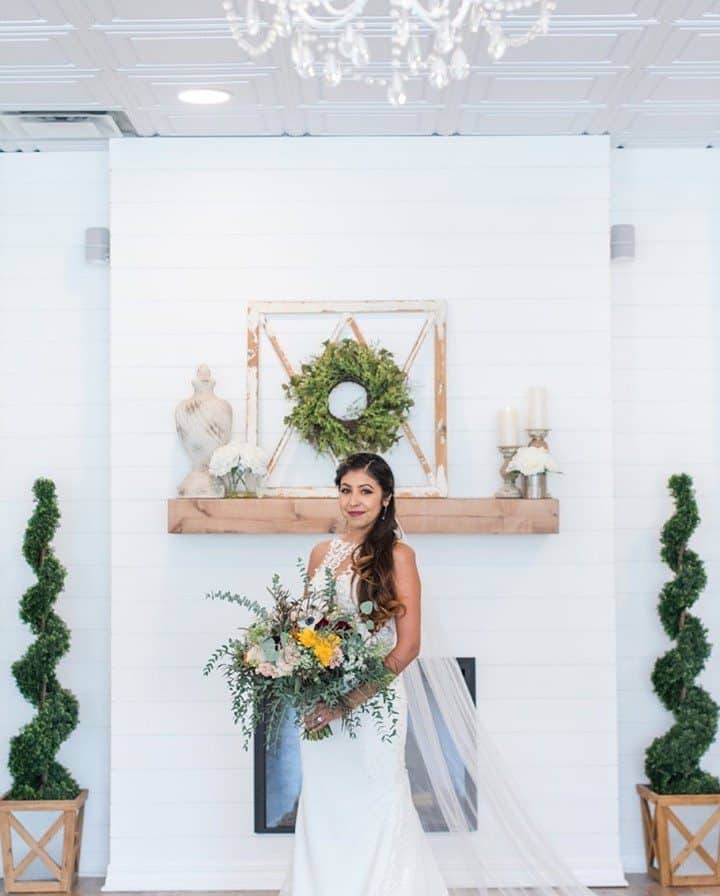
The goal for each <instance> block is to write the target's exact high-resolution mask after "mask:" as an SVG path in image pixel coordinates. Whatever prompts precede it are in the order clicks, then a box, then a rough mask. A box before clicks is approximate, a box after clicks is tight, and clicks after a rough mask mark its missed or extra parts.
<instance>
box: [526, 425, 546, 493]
mask: <svg viewBox="0 0 720 896" xmlns="http://www.w3.org/2000/svg"><path fill="white" fill-rule="evenodd" d="M526 432H527V434H528V435H529V436H530V441H529V442H528V445H529V446H530V447H532V448H544V449H545V451H549V450H550V449H549V448H548V443H547V441H546V439H545V436H546V435H547V434H548V433H549V432H550V430H549V429H537V428H534V427H530V426H528V427H527V429H526ZM528 479H530V480H531V481H530V483H528V482H527V480H528ZM523 493H524V495H525V497H526V498H552V495H551V494H550V492H549V491H548V490H547V472H544V473H533V475H532V476H531V477H528V476H524V477H523Z"/></svg>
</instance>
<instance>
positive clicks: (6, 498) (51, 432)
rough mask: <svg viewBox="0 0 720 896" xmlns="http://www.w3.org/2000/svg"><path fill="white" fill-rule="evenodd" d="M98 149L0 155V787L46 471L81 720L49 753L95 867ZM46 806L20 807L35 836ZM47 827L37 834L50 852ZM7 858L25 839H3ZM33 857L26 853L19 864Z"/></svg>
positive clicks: (103, 396) (105, 609) (101, 373)
mask: <svg viewBox="0 0 720 896" xmlns="http://www.w3.org/2000/svg"><path fill="white" fill-rule="evenodd" d="M107 223H108V167H107V153H105V152H57V153H4V154H2V155H0V377H1V378H0V404H1V405H2V425H1V429H0V567H1V568H2V572H1V573H0V581H1V582H2V587H0V707H1V711H0V793H4V792H5V791H6V790H7V789H8V787H9V786H10V783H11V779H10V774H9V771H8V768H7V757H8V749H9V742H10V738H11V737H13V736H14V735H15V734H17V733H18V732H19V730H20V729H21V727H22V726H23V725H24V724H26V723H27V722H29V721H30V719H31V718H33V716H34V714H35V710H34V708H33V707H32V706H31V705H30V704H29V703H27V702H26V701H25V700H24V698H23V697H22V696H21V695H20V692H19V691H18V690H17V687H16V685H15V681H14V679H13V678H12V676H11V673H10V666H11V664H12V663H13V662H14V661H15V660H17V659H19V658H20V657H21V656H22V655H23V653H24V652H25V650H26V649H27V647H28V645H29V644H31V643H32V642H33V641H34V640H35V636H34V635H33V634H32V632H31V631H30V628H29V626H28V625H26V624H24V623H23V622H21V621H20V618H19V607H20V598H21V596H22V594H23V592H24V590H25V589H26V588H28V587H29V586H30V585H31V584H33V583H34V582H35V577H34V575H33V573H32V570H31V569H30V567H29V566H28V565H27V563H26V562H25V559H24V558H23V556H22V543H23V536H24V533H25V527H26V525H27V521H28V518H29V516H30V514H31V513H32V509H33V497H32V485H33V482H34V481H35V479H36V478H37V477H40V476H47V477H50V478H51V479H53V480H54V481H55V484H56V486H57V492H58V499H59V503H60V511H61V514H62V520H61V524H60V529H59V531H58V534H57V536H56V538H55V548H56V552H57V554H58V557H59V559H60V560H61V561H62V563H63V564H64V565H65V567H66V568H67V570H68V576H67V580H66V586H65V590H64V591H63V592H62V593H61V594H60V596H59V597H58V600H57V603H56V609H57V612H58V613H59V614H60V615H61V616H62V618H63V619H64V620H65V621H66V623H67V624H68V626H69V627H70V630H71V647H70V651H69V652H68V654H67V655H66V656H65V657H63V659H62V660H61V661H60V663H59V665H58V675H59V677H60V681H61V682H62V684H63V685H64V686H65V687H68V688H70V689H71V690H72V691H73V693H74V694H75V695H76V696H77V698H78V700H79V702H80V723H79V725H78V727H77V728H76V729H75V731H74V732H73V734H72V735H71V736H70V738H69V739H68V740H67V741H66V742H65V743H64V744H63V745H62V747H61V749H60V751H59V754H58V759H59V761H60V762H62V763H63V764H65V765H66V766H67V767H68V768H69V769H70V770H71V771H72V772H73V774H74V775H75V777H76V778H77V780H78V783H80V784H81V786H83V787H87V788H89V790H90V798H89V800H88V803H87V807H86V810H85V825H84V833H83V848H82V869H81V870H82V873H83V874H102V873H104V871H105V868H106V866H107V855H108V849H107V841H108V812H109V747H110V741H109V730H108V729H109V711H110V706H109V703H110V668H109V665H110V656H109V631H110V593H109V588H110V570H109V561H110V550H109V532H108V529H109V476H108V461H109V458H108V450H109V437H108V391H107V390H108V322H109V312H108V306H109V280H110V278H109V272H108V266H107V265H99V266H93V265H89V264H87V263H86V261H85V251H84V234H85V228H86V227H91V226H107ZM56 815H57V813H53V814H51V813H43V816H42V819H34V820H33V819H31V817H30V815H29V813H28V814H25V815H23V817H22V822H23V824H25V825H26V826H27V827H28V829H29V830H31V831H32V832H34V833H35V834H37V835H39V834H41V833H43V832H44V831H45V830H46V829H47V827H49V825H50V823H51V822H52V821H54V820H55V817H56ZM59 845H60V838H59V837H57V838H55V839H54V840H53V842H52V843H51V844H50V845H49V847H48V850H49V852H50V854H51V855H52V856H53V857H54V858H55V859H56V860H58V859H59V858H60V850H59ZM15 846H16V850H17V851H16V856H20V857H21V856H24V855H25V852H26V846H25V844H24V843H23V842H22V841H21V840H20V839H19V837H18V839H17V841H16V843H15ZM45 870H46V869H45V868H44V866H43V865H42V864H41V863H40V862H39V861H37V860H36V861H35V862H33V864H32V865H31V866H30V868H29V874H30V875H35V874H41V875H42V872H44V871H45Z"/></svg>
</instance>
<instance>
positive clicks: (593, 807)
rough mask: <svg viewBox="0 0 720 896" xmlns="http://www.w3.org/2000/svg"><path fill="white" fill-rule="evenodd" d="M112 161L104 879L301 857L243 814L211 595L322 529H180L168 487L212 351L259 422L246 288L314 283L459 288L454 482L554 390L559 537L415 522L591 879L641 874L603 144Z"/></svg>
mask: <svg viewBox="0 0 720 896" xmlns="http://www.w3.org/2000/svg"><path fill="white" fill-rule="evenodd" d="M110 166H111V184H112V190H111V223H112V232H113V272H112V310H111V407H112V409H111V432H112V436H111V441H112V445H111V467H112V473H111V477H112V481H111V499H112V501H111V503H112V510H111V539H112V636H111V637H112V651H111V658H112V670H111V671H112V706H111V720H112V767H111V787H112V811H111V828H110V866H109V873H108V881H107V888H108V889H111V890H114V889H125V890H132V889H154V888H156V887H157V888H160V887H162V888H172V889H186V888H187V889H191V888H202V889H226V888H232V889H242V888H245V887H268V888H270V887H273V886H276V885H277V884H278V883H279V881H280V878H281V875H282V869H283V868H284V865H285V863H286V861H287V858H288V855H289V850H290V842H289V838H287V837H282V836H259V835H255V834H253V832H252V774H251V758H250V756H249V755H247V754H244V753H243V752H242V751H241V750H240V749H239V745H238V738H237V733H236V731H235V730H234V726H233V725H232V720H231V716H230V711H229V706H228V699H227V695H226V692H225V689H224V685H223V682H222V680H221V678H220V676H217V677H216V678H215V679H214V680H211V679H206V678H204V677H203V676H202V674H201V668H202V666H203V664H204V663H205V661H206V660H207V658H208V656H209V655H210V653H211V651H212V650H213V649H214V648H215V647H216V646H217V645H218V644H219V643H220V642H221V641H222V640H224V639H225V637H226V636H227V635H228V633H229V632H230V631H231V630H232V628H233V627H234V625H237V624H238V620H237V617H236V613H235V612H234V610H233V608H232V607H230V606H226V605H219V604H216V603H214V602H213V603H210V602H207V601H205V600H204V599H203V595H204V594H205V592H206V591H208V590H210V589H211V588H215V587H218V588H220V587H222V588H231V589H235V590H239V591H242V592H245V593H250V592H253V593H261V589H262V588H263V587H264V585H265V584H266V583H267V581H268V577H269V575H270V572H271V571H272V570H277V571H279V572H280V573H281V574H283V575H284V576H285V578H286V579H287V580H288V581H292V580H293V577H294V576H295V575H296V572H295V567H294V563H295V559H296V557H298V556H303V557H306V556H307V553H308V551H309V549H310V546H311V544H312V543H313V542H314V541H315V540H316V539H314V538H311V537H308V538H300V537H293V536H282V535H278V536H274V537H232V536H215V537H212V538H210V537H207V536H195V537H192V536H183V537H180V536H169V535H167V534H166V532H165V512H166V511H165V501H166V498H167V497H168V496H169V495H172V494H174V490H175V487H176V484H177V482H178V481H179V480H180V479H181V478H182V476H183V474H184V472H185V470H186V468H187V464H186V461H185V460H184V458H183V456H182V452H181V450H180V448H179V446H178V444H177V438H176V435H175V431H174V424H173V417H172V411H173V408H174V406H175V404H176V403H177V401H178V400H179V399H180V398H182V397H184V396H185V395H187V394H188V393H189V391H190V389H189V385H188V384H189V380H190V378H191V376H192V373H193V370H194V368H195V366H196V365H197V364H199V363H201V362H204V361H205V362H207V363H210V364H211V366H212V368H213V373H214V375H215V377H216V379H217V392H218V394H220V395H222V396H223V397H225V398H227V399H228V400H230V401H231V402H232V403H233V406H234V409H235V414H236V422H237V426H236V429H237V431H238V432H239V433H240V434H242V430H243V415H244V405H243V400H242V399H243V395H244V389H245V381H244V344H245V315H246V303H247V301H248V300H250V299H266V300H267V299H270V300H272V299H277V300H291V299H301V298H313V299H336V300H339V299H357V298H363V299H365V298H371V299H396V298H431V299H435V298H445V299H447V300H448V325H449V333H450V337H449V366H448V399H449V419H450V426H449V431H450V435H449V456H450V463H449V479H450V493H451V494H452V495H467V496H470V495H489V494H492V492H493V491H494V489H495V488H496V487H497V485H498V477H497V468H498V466H499V462H498V461H499V457H498V454H497V452H496V448H495V443H496V429H495V420H496V417H495V413H496V411H497V409H498V408H499V407H501V406H502V405H503V404H505V403H508V402H509V403H514V404H516V405H517V406H518V408H519V409H520V411H521V417H524V412H525V396H526V390H527V388H528V387H529V386H531V385H545V386H546V387H547V388H548V390H549V394H550V414H551V423H552V428H553V429H552V433H551V435H550V441H551V445H552V448H553V449H554V451H555V453H556V455H557V456H558V458H559V460H560V462H561V464H562V468H563V470H564V471H565V475H564V476H558V477H554V478H552V480H551V488H552V492H553V494H554V495H556V496H557V497H559V498H560V500H561V502H562V504H561V506H562V520H561V529H562V531H561V533H560V534H559V535H557V536H538V537H523V538H518V537H493V538H476V537H472V538H471V537H457V536H455V537H447V536H444V537H440V536H433V537H429V536H428V537H424V538H419V537H415V538H414V539H412V541H413V543H414V544H415V546H416V548H417V550H418V554H419V561H420V565H421V571H422V574H423V580H424V594H425V599H426V600H429V601H430V600H432V601H435V602H438V603H443V604H444V605H445V607H446V609H447V612H448V613H449V614H452V617H453V620H454V624H455V626H456V628H455V638H456V645H457V650H458V652H459V653H462V654H472V655H476V656H477V658H478V664H479V665H478V689H479V700H480V703H481V706H482V711H483V714H484V717H485V719H486V720H487V725H488V727H489V728H490V730H491V731H492V732H493V734H494V736H495V737H496V738H497V741H498V743H499V744H500V746H501V748H502V750H503V751H504V754H505V757H506V760H507V761H508V763H509V764H510V765H511V767H512V770H513V772H514V774H515V777H516V780H518V782H519V783H520V785H521V786H522V788H523V791H524V793H525V796H526V798H527V799H529V800H530V801H532V803H533V804H534V806H535V810H536V813H537V815H538V816H539V817H540V818H541V821H542V822H543V824H544V825H545V826H546V827H547V829H548V831H549V832H550V833H551V834H552V837H553V839H554V841H555V842H556V844H557V846H558V848H559V849H561V851H562V852H563V853H564V854H565V855H566V856H567V857H568V859H570V860H571V861H572V863H573V864H574V865H575V866H576V867H577V868H578V870H579V871H580V873H581V874H582V876H583V878H584V879H585V880H586V881H587V882H588V883H593V884H606V885H611V884H619V883H622V875H621V870H620V863H619V845H618V836H617V833H618V831H617V829H618V804H617V717H616V716H617V713H616V663H615V649H616V648H615V598H614V534H613V515H614V502H613V444H612V395H611V380H612V367H611V359H612V354H611V318H610V296H609V279H608V258H607V228H608V206H609V182H608V173H609V168H608V146H607V142H606V140H605V139H603V138H559V139H558V138H541V139H533V138H527V139H526V138H511V139H505V138H494V139H444V138H437V139H431V140H414V139H403V138H400V139H366V140H353V139H336V140H327V141H325V140H252V139H249V140H243V141H233V140H229V139H208V140H203V139H201V140H192V139H188V140H182V139H181V140H153V141H114V142H112V143H111V150H110ZM301 344H302V340H301V339H299V341H298V343H297V345H301ZM291 345H292V343H291ZM590 470H592V474H590Z"/></svg>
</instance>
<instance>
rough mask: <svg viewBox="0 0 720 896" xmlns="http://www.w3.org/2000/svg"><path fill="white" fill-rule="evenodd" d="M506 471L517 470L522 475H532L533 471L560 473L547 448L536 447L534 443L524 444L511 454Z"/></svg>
mask: <svg viewBox="0 0 720 896" xmlns="http://www.w3.org/2000/svg"><path fill="white" fill-rule="evenodd" d="M507 471H508V473H510V472H513V471H517V472H518V473H522V474H523V476H532V474H533V473H545V472H551V473H561V472H562V471H561V470H560V469H558V466H557V464H556V463H555V461H554V459H553V457H552V455H551V454H550V452H549V451H548V450H547V448H538V447H536V446H535V445H524V446H522V447H521V448H518V450H517V451H516V452H515V454H513V456H512V459H511V461H510V463H509V464H508V465H507Z"/></svg>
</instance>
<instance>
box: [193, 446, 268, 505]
mask: <svg viewBox="0 0 720 896" xmlns="http://www.w3.org/2000/svg"><path fill="white" fill-rule="evenodd" d="M267 461H268V458H267V454H266V453H265V452H264V451H263V449H262V448H260V447H259V446H258V445H254V444H252V443H250V442H238V441H235V440H233V441H230V442H228V443H227V445H220V447H219V448H216V449H215V451H214V452H213V455H212V457H211V458H210V463H209V464H208V470H209V472H210V474H211V475H212V476H216V477H217V478H218V479H222V480H223V482H224V484H225V497H233V496H236V495H238V493H240V494H242V492H243V491H244V492H246V493H247V492H252V491H253V489H252V488H250V485H249V481H248V479H247V478H246V477H248V474H250V475H252V476H255V477H256V478H257V479H261V478H262V477H263V476H264V475H265V474H266V473H267ZM241 485H242V488H241Z"/></svg>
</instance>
